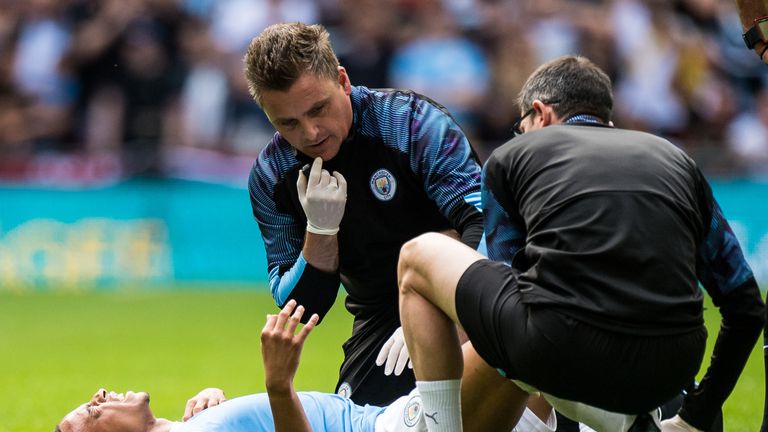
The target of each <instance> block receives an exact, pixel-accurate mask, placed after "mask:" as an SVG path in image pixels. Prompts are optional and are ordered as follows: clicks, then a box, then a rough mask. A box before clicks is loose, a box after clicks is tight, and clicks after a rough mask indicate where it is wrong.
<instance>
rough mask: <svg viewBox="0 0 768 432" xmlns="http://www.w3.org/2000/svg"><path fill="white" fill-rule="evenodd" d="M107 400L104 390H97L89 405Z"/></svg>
mask: <svg viewBox="0 0 768 432" xmlns="http://www.w3.org/2000/svg"><path fill="white" fill-rule="evenodd" d="M106 400H107V391H106V390H105V389H99V391H97V392H96V393H94V394H93V397H92V398H91V403H102V402H105V401H106Z"/></svg>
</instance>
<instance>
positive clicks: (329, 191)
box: [296, 157, 347, 235]
mask: <svg viewBox="0 0 768 432" xmlns="http://www.w3.org/2000/svg"><path fill="white" fill-rule="evenodd" d="M296 187H297V188H298V190H299V201H300V202H301V207H302V208H303V209H304V214H305V215H306V216H307V231H308V232H311V233H314V234H322V235H334V234H336V233H337V232H339V224H340V223H341V218H342V217H343V216H344V206H345V205H346V203H347V181H346V180H345V179H344V176H342V175H341V174H340V173H338V172H335V171H334V173H333V175H331V174H330V173H329V172H328V171H326V170H324V169H323V160H322V159H321V158H319V157H317V158H315V161H314V162H312V169H311V170H310V172H309V179H307V177H306V176H305V175H304V173H303V172H302V171H299V180H298V181H297V182H296Z"/></svg>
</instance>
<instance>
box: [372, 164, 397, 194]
mask: <svg viewBox="0 0 768 432" xmlns="http://www.w3.org/2000/svg"><path fill="white" fill-rule="evenodd" d="M396 189H397V182H396V181H395V177H394V176H393V175H392V173H391V172H389V171H387V170H385V169H383V168H382V169H380V170H378V171H376V172H375V173H373V175H372V176H371V191H373V195H374V196H375V197H376V198H378V199H379V200H381V201H389V200H391V199H392V197H394V196H395V190H396Z"/></svg>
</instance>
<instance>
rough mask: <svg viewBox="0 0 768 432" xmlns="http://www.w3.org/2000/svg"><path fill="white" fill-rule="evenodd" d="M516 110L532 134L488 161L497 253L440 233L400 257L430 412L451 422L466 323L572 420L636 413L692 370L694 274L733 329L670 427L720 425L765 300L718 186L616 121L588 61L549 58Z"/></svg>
mask: <svg viewBox="0 0 768 432" xmlns="http://www.w3.org/2000/svg"><path fill="white" fill-rule="evenodd" d="M518 102H519V105H520V107H521V113H522V119H521V121H520V122H519V123H518V124H516V126H515V129H516V132H517V133H518V134H521V136H519V137H517V138H514V139H513V140H511V141H510V142H508V143H507V144H505V145H503V146H501V147H500V148H498V149H497V150H496V151H494V153H493V154H492V155H491V157H490V159H489V160H488V162H487V163H486V165H485V167H484V168H483V185H482V205H483V213H484V218H485V236H486V240H487V249H488V258H489V259H485V257H483V256H482V255H480V254H478V253H477V252H475V251H473V250H471V249H470V248H466V247H464V246H463V245H461V244H460V243H458V242H455V241H452V240H450V239H447V238H444V237H440V236H434V235H430V234H426V235H423V236H420V237H418V238H417V239H415V240H413V241H411V242H408V243H406V245H405V246H404V247H403V250H402V252H401V256H400V262H399V267H398V278H399V285H400V314H401V319H402V322H403V329H404V331H405V335H406V341H407V343H408V346H409V350H410V353H411V356H412V360H413V364H414V370H415V373H416V377H417V380H418V381H417V386H419V389H420V393H421V394H422V398H423V401H424V406H425V409H426V410H427V411H429V412H438V413H439V414H442V415H443V416H444V417H450V416H451V415H452V412H453V408H452V406H451V403H452V402H450V401H451V400H454V399H456V394H457V393H456V387H457V386H456V385H455V384H454V383H455V382H456V381H457V380H458V379H459V378H460V376H461V357H460V355H459V354H460V351H459V350H458V349H457V347H458V343H457V341H456V335H455V329H454V326H453V322H457V323H460V324H461V326H462V327H463V328H464V330H465V331H466V332H467V335H468V336H469V338H470V340H471V341H472V343H473V345H474V346H475V348H476V350H477V351H478V353H480V355H481V356H482V357H483V358H484V359H485V360H486V361H487V362H488V363H489V364H490V365H491V366H493V367H495V368H497V369H498V370H499V371H500V372H501V373H502V374H504V375H505V376H506V377H507V378H509V379H511V380H513V381H515V382H516V383H518V385H520V386H521V387H522V388H523V389H525V390H527V391H534V390H539V391H541V392H542V393H544V394H545V395H546V396H547V397H549V398H550V399H552V401H553V406H554V407H555V409H557V410H558V411H560V412H562V413H563V414H566V415H568V416H569V417H572V416H573V417H576V418H574V420H582V419H580V418H578V415H579V413H578V412H577V411H575V410H569V403H574V402H578V403H584V404H587V405H589V406H594V407H597V408H600V409H603V410H607V411H612V412H617V413H624V414H627V415H628V416H630V417H633V416H635V415H637V416H638V417H637V418H639V419H641V418H642V417H643V416H647V415H646V414H645V413H647V412H649V411H655V408H656V407H658V406H660V405H661V404H662V403H664V402H665V401H667V400H669V399H671V398H672V397H673V396H675V395H676V394H678V393H679V392H680V391H681V390H682V389H684V388H686V387H687V386H688V385H689V384H690V383H691V382H693V379H694V377H695V375H696V373H697V372H698V370H699V367H700V364H701V361H702V358H703V355H704V349H705V342H706V336H707V335H706V329H705V327H704V320H703V312H702V311H703V294H702V292H701V289H700V288H699V285H698V284H699V282H700V283H701V285H702V286H703V287H704V289H706V290H707V292H708V293H709V294H710V296H711V297H712V299H713V302H714V303H715V305H716V306H718V307H719V309H720V312H721V314H722V316H723V323H722V327H721V331H720V334H719V335H718V337H717V342H716V345H715V352H714V353H713V356H712V360H711V362H710V366H709V369H708V370H707V373H706V375H705V376H704V378H703V380H702V382H701V384H700V385H699V387H698V389H697V390H696V391H694V392H690V393H688V394H687V396H686V397H685V400H684V401H683V405H682V408H681V409H680V411H679V413H678V414H677V415H676V416H675V417H673V418H672V419H669V420H666V421H665V422H664V423H663V430H669V431H673V430H674V431H686V430H703V429H707V428H709V426H710V425H711V424H712V423H713V421H714V419H715V417H716V416H717V415H718V413H719V411H720V407H721V406H722V404H723V402H724V401H725V399H726V398H727V397H728V395H729V394H730V392H731V391H732V389H733V387H734V385H735V384H736V381H737V379H738V377H739V375H740V373H741V371H742V369H743V367H744V364H745V363H746V361H747V358H748V356H749V353H750V352H751V350H752V348H753V346H754V343H755V341H756V339H757V336H758V335H759V333H760V330H761V328H762V326H763V322H764V319H765V318H764V313H765V312H764V308H765V306H764V304H763V302H762V299H761V298H760V292H759V290H758V287H757V283H756V282H755V279H754V276H753V274H752V271H751V270H750V268H749V266H748V265H747V263H746V261H745V260H744V257H743V254H742V252H741V248H740V247H739V244H738V241H737V240H736V237H735V236H734V234H733V232H732V231H731V229H730V227H729V226H728V223H727V221H726V220H725V217H724V216H723V214H722V211H721V210H720V207H719V206H718V204H717V202H716V201H715V199H714V197H713V196H712V192H711V190H710V188H709V185H708V184H707V181H706V180H705V178H704V176H703V175H702V174H701V172H700V171H699V170H698V168H697V167H696V164H695V163H694V162H693V160H691V159H690V158H689V157H688V156H686V155H685V154H684V153H683V152H682V151H681V150H680V149H678V148H677V147H675V146H674V145H672V144H671V143H670V142H668V141H666V140H664V139H662V138H659V137H656V136H653V135H650V134H646V133H642V132H636V131H630V130H621V129H616V128H613V127H612V124H611V121H610V120H611V109H612V106H613V98H612V93H611V84H610V80H609V79H608V77H607V76H606V75H605V73H603V72H602V71H601V70H600V69H599V68H598V67H596V66H595V65H594V64H593V63H591V62H590V61H589V60H587V59H585V58H583V57H576V56H567V57H561V58H558V59H555V60H553V61H551V62H549V63H547V64H545V65H543V66H541V67H540V68H539V69H537V71H536V72H534V73H533V75H532V76H531V77H530V78H529V79H528V80H527V81H526V84H525V85H524V87H523V89H522V91H521V94H520V97H519V100H518ZM425 323H429V325H425ZM438 359H439V360H438ZM422 386H424V387H426V388H427V389H433V390H435V391H434V392H433V393H430V392H429V391H424V390H422ZM431 394H434V395H435V396H434V398H433V397H432V396H431ZM451 395H453V396H451ZM452 398H453V399H452ZM444 401H448V403H446V404H444V405H441V404H442V403H443V402H444ZM433 404H434V405H433ZM454 417H455V416H454ZM454 422H456V423H460V421H456V420H454ZM583 422H584V423H588V422H587V421H583ZM626 424H631V422H627V423H626ZM636 426H637V425H636ZM648 427H649V428H650V429H649V430H654V429H656V428H658V425H656V426H653V425H649V426H648ZM445 430H450V429H445ZM635 430H637V428H635Z"/></svg>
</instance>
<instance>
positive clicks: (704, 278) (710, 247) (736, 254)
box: [696, 192, 754, 302]
mask: <svg viewBox="0 0 768 432" xmlns="http://www.w3.org/2000/svg"><path fill="white" fill-rule="evenodd" d="M706 195H707V196H706V199H707V201H708V203H707V205H706V207H707V210H708V213H709V214H710V215H711V216H710V218H709V219H710V220H709V224H708V227H707V228H708V232H707V234H706V236H705V237H704V240H703V241H702V242H701V244H700V246H699V249H698V261H697V265H696V273H697V276H698V279H699V281H700V282H701V284H702V285H703V286H704V288H705V289H706V290H707V292H708V293H709V295H710V296H712V298H713V299H714V300H715V302H718V301H719V300H720V299H721V298H722V297H723V296H727V295H728V294H730V293H731V292H732V291H733V290H735V289H737V288H738V287H740V286H742V285H744V284H745V283H747V282H748V281H750V280H752V279H754V276H753V274H752V269H750V267H749V264H747V260H746V259H745V258H744V254H743V253H742V250H741V246H739V241H738V240H737V239H736V235H735V234H734V233H733V231H732V230H731V227H730V225H729V224H728V221H727V220H726V219H725V216H723V211H722V209H720V206H719V205H718V204H717V201H715V199H714V197H713V196H712V194H711V192H710V193H707V194H706Z"/></svg>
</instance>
